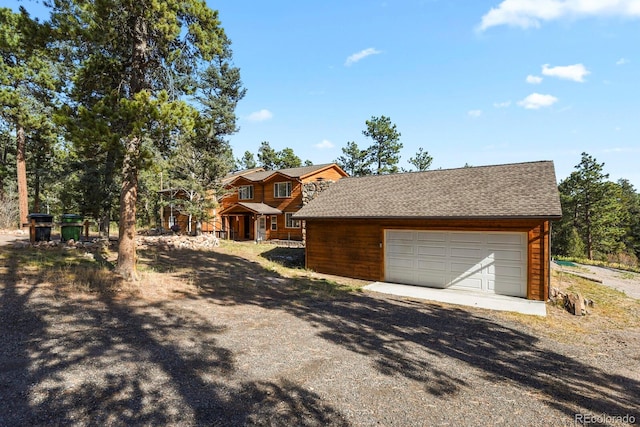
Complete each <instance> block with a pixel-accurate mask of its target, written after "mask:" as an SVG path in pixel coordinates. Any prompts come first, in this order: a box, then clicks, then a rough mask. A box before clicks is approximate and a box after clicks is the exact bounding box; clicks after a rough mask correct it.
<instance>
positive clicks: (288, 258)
mask: <svg viewBox="0 0 640 427" xmlns="http://www.w3.org/2000/svg"><path fill="white" fill-rule="evenodd" d="M260 256H261V257H263V258H265V259H268V260H269V261H272V262H275V263H276V264H280V265H282V266H284V267H288V268H304V265H305V255H304V248H285V247H275V248H273V249H270V250H268V251H266V252H263V253H261V254H260Z"/></svg>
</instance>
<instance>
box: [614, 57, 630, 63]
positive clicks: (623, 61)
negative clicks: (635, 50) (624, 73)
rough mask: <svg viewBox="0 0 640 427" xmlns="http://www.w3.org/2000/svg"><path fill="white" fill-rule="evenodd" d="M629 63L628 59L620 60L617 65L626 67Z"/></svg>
mask: <svg viewBox="0 0 640 427" xmlns="http://www.w3.org/2000/svg"><path fill="white" fill-rule="evenodd" d="M628 63H629V60H628V59H627V58H620V59H618V60H617V61H616V65H625V64H628Z"/></svg>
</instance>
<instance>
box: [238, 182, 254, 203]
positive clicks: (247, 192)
mask: <svg viewBox="0 0 640 427" xmlns="http://www.w3.org/2000/svg"><path fill="white" fill-rule="evenodd" d="M251 199H253V185H241V186H240V187H238V200H251Z"/></svg>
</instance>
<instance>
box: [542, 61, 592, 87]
mask: <svg viewBox="0 0 640 427" xmlns="http://www.w3.org/2000/svg"><path fill="white" fill-rule="evenodd" d="M542 74H544V75H545V76H551V77H557V78H559V79H565V80H573V81H574V82H580V83H582V82H584V76H586V75H588V74H591V72H590V71H589V70H587V69H586V68H585V66H584V65H582V64H573V65H565V66H558V67H549V64H544V65H543V66H542Z"/></svg>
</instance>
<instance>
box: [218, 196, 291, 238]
mask: <svg viewBox="0 0 640 427" xmlns="http://www.w3.org/2000/svg"><path fill="white" fill-rule="evenodd" d="M288 215H290V213H285V212H282V211H280V210H279V209H276V208H274V207H272V206H269V205H266V204H264V203H237V204H235V205H233V206H230V207H229V208H227V209H224V210H223V211H221V212H220V218H221V220H222V231H221V232H220V238H222V239H227V240H236V241H248V240H253V241H256V242H261V241H267V240H269V241H271V240H279V241H302V227H301V225H300V223H299V222H291V220H290V218H289V217H288ZM288 221H289V222H288ZM288 225H289V226H288ZM291 225H295V227H291Z"/></svg>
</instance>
